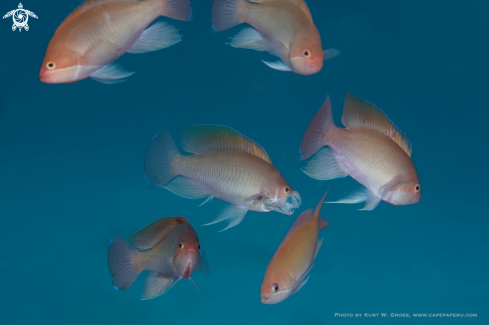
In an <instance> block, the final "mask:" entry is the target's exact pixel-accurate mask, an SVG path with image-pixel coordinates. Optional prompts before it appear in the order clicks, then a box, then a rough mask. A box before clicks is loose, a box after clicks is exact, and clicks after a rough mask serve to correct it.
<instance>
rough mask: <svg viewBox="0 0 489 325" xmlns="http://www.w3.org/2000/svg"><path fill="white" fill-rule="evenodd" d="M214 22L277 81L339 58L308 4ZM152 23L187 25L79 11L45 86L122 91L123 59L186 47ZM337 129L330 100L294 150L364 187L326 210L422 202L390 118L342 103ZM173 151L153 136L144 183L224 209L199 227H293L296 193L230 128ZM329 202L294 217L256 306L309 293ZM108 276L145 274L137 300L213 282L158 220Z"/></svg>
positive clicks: (168, 6)
mask: <svg viewBox="0 0 489 325" xmlns="http://www.w3.org/2000/svg"><path fill="white" fill-rule="evenodd" d="M210 12H211V19H210V22H209V25H212V28H213V29H214V30H216V31H225V30H227V29H230V28H231V27H234V26H236V25H240V24H243V23H246V24H248V25H249V26H248V27H244V28H243V29H242V30H241V31H240V32H239V33H238V34H237V35H236V36H234V37H233V38H232V41H231V43H230V45H231V46H232V47H235V48H241V49H252V50H256V51H264V52H268V53H270V54H271V55H273V56H275V57H277V58H278V60H277V61H274V62H270V61H263V62H264V63H265V64H266V65H267V66H269V67H271V68H273V69H275V70H279V71H292V72H294V73H296V74H298V75H302V76H308V75H312V74H316V73H318V72H320V71H321V69H322V67H323V62H324V60H327V59H331V58H334V57H336V56H337V55H339V54H340V51H339V50H337V49H334V48H331V49H327V50H324V49H323V46H322V42H321V35H320V32H319V31H318V29H317V27H316V25H315V24H314V22H313V19H312V15H311V12H310V10H309V8H308V6H307V4H306V2H305V1H304V0H214V1H213V4H212V9H210ZM160 16H162V17H166V18H170V19H176V20H181V21H189V20H191V19H192V7H191V3H190V1H189V0H86V1H85V2H83V3H82V4H81V5H80V6H79V7H78V8H76V9H75V10H74V11H73V12H72V13H71V14H70V15H69V16H68V17H67V18H66V19H65V20H64V21H63V22H62V23H61V25H60V26H59V27H58V29H57V30H56V31H55V33H54V36H53V37H52V39H51V41H50V42H49V44H48V45H47V49H46V54H45V57H44V60H43V63H42V66H41V70H40V74H39V76H40V80H41V82H44V83H48V84H58V83H71V82H77V81H81V80H83V79H86V78H91V79H94V80H96V81H99V82H102V83H106V84H115V83H119V82H121V81H124V80H126V78H128V77H129V76H131V75H132V74H133V73H134V72H128V71H126V70H125V69H124V68H123V67H122V66H120V65H119V64H118V63H116V60H117V59H118V58H120V57H121V56H122V55H124V54H125V53H133V54H134V53H135V54H137V53H145V52H150V51H156V50H160V49H163V48H166V47H169V46H172V45H174V44H176V43H178V42H180V41H181V40H182V39H181V35H180V34H179V33H178V31H177V30H176V29H175V27H173V26H172V25H171V24H169V23H167V22H166V21H158V22H155V23H154V24H152V23H153V22H154V21H155V20H156V19H157V18H158V17H160ZM151 24H152V25H151ZM216 37H217V36H216ZM306 114H307V113H306ZM341 122H342V124H343V125H344V126H345V127H344V128H343V127H338V126H336V125H335V123H334V121H333V115H332V107H331V101H330V99H329V97H327V98H326V101H325V102H324V104H323V105H322V107H320V109H319V110H318V111H317V113H316V115H315V116H314V117H313V118H312V121H311V123H310V124H309V126H308V127H307V129H306V130H305V132H304V135H303V138H302V142H301V144H300V148H299V151H300V155H301V160H307V162H306V163H305V165H304V167H303V169H302V171H303V172H304V173H305V174H306V175H307V176H309V177H312V178H314V179H318V180H332V179H336V178H341V177H346V176H351V177H352V178H353V179H354V180H356V181H357V182H358V183H360V184H361V185H362V187H361V188H360V189H357V190H353V191H352V192H351V193H350V194H348V195H346V196H345V197H343V198H341V199H339V200H336V201H329V202H326V203H346V204H356V203H361V202H365V205H364V207H363V208H362V209H361V210H373V209H374V208H375V207H376V206H377V205H378V204H379V203H380V202H381V201H384V202H387V203H389V204H391V205H397V206H400V205H408V204H415V203H418V202H419V201H420V199H421V185H420V182H419V179H418V174H417V171H416V168H415V166H414V163H413V161H412V159H411V154H412V150H411V144H410V143H409V141H408V140H407V138H406V136H405V135H404V134H402V133H401V131H400V129H399V128H398V127H397V126H395V125H394V123H393V122H392V121H391V120H390V119H389V118H388V117H387V115H386V114H385V113H384V112H383V111H382V110H381V109H380V108H378V107H377V106H375V105H374V104H372V103H370V102H368V101H365V100H363V99H361V98H358V97H355V96H354V95H352V94H347V96H346V98H345V101H344V105H343V115H342V118H341ZM179 140H180V142H179V144H180V148H181V149H179V148H178V146H177V144H176V143H175V141H174V140H173V138H172V136H171V135H170V133H169V132H168V130H166V129H164V130H163V131H162V132H161V133H159V134H157V135H156V136H155V137H154V138H153V139H152V141H151V142H150V144H149V146H148V148H147V150H146V155H145V157H144V174H145V176H146V179H147V180H148V182H149V183H151V184H152V185H153V186H156V187H163V188H166V189H167V190H169V191H170V192H172V193H174V194H176V195H179V196H182V197H185V198H188V199H204V200H203V201H202V202H201V205H202V204H204V203H206V202H209V201H211V200H212V199H213V198H217V199H219V200H222V201H224V202H227V203H228V204H229V205H227V206H226V207H225V208H224V209H223V210H222V211H221V212H219V213H218V214H216V217H215V218H214V220H211V221H210V222H208V223H206V224H205V225H212V224H215V223H218V222H222V221H224V222H226V227H225V228H224V229H222V230H221V231H223V230H227V229H229V228H232V227H235V226H237V225H238V224H239V223H240V222H242V220H243V218H244V217H245V215H246V214H247V213H248V211H250V212H251V213H252V212H270V211H275V212H279V213H282V214H285V215H288V216H290V215H292V214H293V213H294V212H295V210H296V209H298V208H300V206H301V202H302V200H301V196H300V194H299V192H298V190H297V186H298V185H297V184H294V187H292V185H291V184H289V183H288V181H287V180H286V178H285V177H284V176H283V175H282V173H281V172H280V171H279V170H278V169H277V168H276V167H275V166H274V165H273V164H272V160H271V158H270V157H269V155H268V154H267V152H266V151H265V149H264V148H263V147H262V146H260V145H259V144H258V143H257V142H255V141H254V140H252V139H251V138H249V137H247V136H245V135H243V134H241V133H239V132H238V131H236V130H234V129H232V128H230V127H227V126H220V125H188V126H186V127H185V128H184V129H183V130H182V132H181V134H180V136H179ZM326 195H327V193H326V194H324V196H323V197H322V199H321V200H320V201H319V203H318V205H317V207H316V209H315V210H313V209H309V210H306V211H304V212H302V213H301V214H300V215H299V216H298V218H297V219H296V221H295V223H294V224H293V225H292V227H291V228H290V230H289V232H288V233H287V234H286V236H285V237H284V239H283V241H282V243H281V244H280V245H279V246H278V248H277V250H276V252H275V254H274V255H273V256H271V259H270V262H269V264H268V266H267V268H266V270H265V274H264V278H263V282H262V284H261V291H260V299H261V302H262V303H263V304H277V303H280V302H282V301H284V300H286V299H287V298H289V297H290V296H291V295H293V294H295V293H297V292H298V291H299V290H300V289H301V288H302V287H303V286H304V285H305V284H306V283H307V282H308V280H309V277H310V274H311V270H312V269H313V266H314V259H315V258H316V257H317V255H318V253H319V250H320V248H321V245H322V239H319V233H320V231H321V230H322V229H324V228H326V227H327V226H328V225H329V222H328V221H327V220H326V219H324V218H323V217H322V216H321V215H320V211H321V207H322V205H323V203H324V200H325V199H326ZM256 215H257V214H253V216H256ZM250 219H251V217H250ZM108 267H109V271H110V273H111V275H112V283H113V285H114V287H115V288H116V289H121V290H127V289H129V288H130V287H131V285H132V284H133V283H134V281H135V280H136V279H137V278H138V277H139V275H140V274H141V273H142V272H144V271H149V273H148V274H147V275H146V278H145V283H144V289H143V294H142V296H141V299H143V300H146V299H152V298H155V297H158V296H161V295H163V294H165V293H167V292H168V291H169V290H170V289H171V288H173V287H174V286H175V284H176V283H177V282H178V281H179V280H181V279H189V280H190V281H192V283H194V281H193V280H192V278H191V276H192V274H193V273H194V271H195V270H199V271H201V272H202V273H204V274H206V275H209V266H208V263H207V258H206V254H205V253H201V245H200V241H199V238H198V236H197V233H196V231H195V229H194V228H193V227H192V226H191V224H190V222H189V220H188V219H187V218H185V217H182V216H179V217H166V218H160V219H158V220H156V221H154V222H152V223H150V224H149V225H146V226H145V227H143V228H142V229H140V230H139V231H137V232H135V233H134V234H133V235H131V236H128V237H126V238H125V239H123V238H121V237H119V236H114V238H113V239H112V241H111V243H110V245H109V250H108ZM194 285H195V286H196V287H197V285H196V284H195V283H194ZM257 287H258V284H257ZM197 289H198V288H197Z"/></svg>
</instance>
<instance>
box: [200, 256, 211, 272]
mask: <svg viewBox="0 0 489 325" xmlns="http://www.w3.org/2000/svg"><path fill="white" fill-rule="evenodd" d="M198 270H199V271H200V272H202V273H204V274H205V275H209V273H210V270H209V264H208V263H207V257H206V255H205V252H203V253H202V255H200V263H199V267H198Z"/></svg>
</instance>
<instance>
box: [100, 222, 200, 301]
mask: <svg viewBox="0 0 489 325" xmlns="http://www.w3.org/2000/svg"><path fill="white" fill-rule="evenodd" d="M128 239H129V240H128V241H125V240H124V239H122V238H120V237H118V236H115V237H114V239H113V240H112V242H111V243H110V246H109V254H108V261H109V270H110V273H111V274H112V283H113V284H114V287H115V288H117V289H122V290H127V289H129V287H130V286H131V284H132V283H133V282H134V281H135V280H136V278H137V277H138V276H139V274H140V273H141V272H143V271H151V272H150V273H149V274H148V275H147V276H146V281H145V283H144V293H143V296H142V298H141V299H142V300H145V299H152V298H155V297H158V296H160V295H162V294H165V293H166V292H168V290H170V289H171V288H172V287H173V286H174V285H175V284H176V283H177V282H178V281H179V280H180V279H183V278H187V279H189V280H190V281H192V279H191V278H190V276H191V275H192V273H193V272H194V271H195V269H198V270H200V271H202V272H203V273H204V274H206V275H208V274H209V266H208V265H207V260H206V257H205V253H202V255H200V243H199V239H198V238H197V234H196V233H195V230H194V228H192V226H191V225H190V224H189V222H188V220H187V219H185V218H184V217H168V218H161V219H158V220H156V221H154V222H152V223H150V224H149V225H147V226H146V227H144V228H143V229H141V230H139V231H138V232H136V233H134V234H133V235H132V236H131V237H129V238H128ZM172 283H173V284H172ZM192 283H194V282H193V281H192ZM194 285H195V283H194ZM195 286H196V285H195ZM196 287H197V286H196ZM197 289H198V288H197Z"/></svg>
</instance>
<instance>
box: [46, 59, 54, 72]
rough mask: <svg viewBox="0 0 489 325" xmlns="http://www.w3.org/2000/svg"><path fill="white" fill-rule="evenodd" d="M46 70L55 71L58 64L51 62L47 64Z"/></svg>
mask: <svg viewBox="0 0 489 325" xmlns="http://www.w3.org/2000/svg"><path fill="white" fill-rule="evenodd" d="M46 68H48V70H54V69H56V62H54V61H49V62H48V63H46Z"/></svg>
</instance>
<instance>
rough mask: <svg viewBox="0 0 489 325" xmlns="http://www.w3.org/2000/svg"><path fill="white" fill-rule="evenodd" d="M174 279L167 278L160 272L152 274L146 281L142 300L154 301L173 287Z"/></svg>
mask: <svg viewBox="0 0 489 325" xmlns="http://www.w3.org/2000/svg"><path fill="white" fill-rule="evenodd" d="M172 282H173V279H172V278H169V277H165V276H163V274H161V273H158V272H150V273H149V274H148V276H147V277H146V281H144V291H143V296H142V297H141V300H147V299H153V298H156V297H158V296H161V295H162V294H165V291H166V290H167V289H168V288H169V287H170V286H171V284H172Z"/></svg>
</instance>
